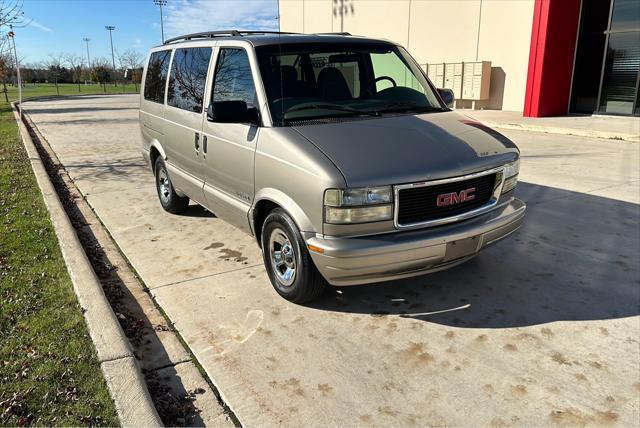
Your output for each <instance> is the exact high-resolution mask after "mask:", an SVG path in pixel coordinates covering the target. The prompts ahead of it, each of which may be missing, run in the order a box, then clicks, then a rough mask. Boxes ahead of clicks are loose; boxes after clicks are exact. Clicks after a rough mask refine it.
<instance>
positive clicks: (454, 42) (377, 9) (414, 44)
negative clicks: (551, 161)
mask: <svg viewBox="0 0 640 428" xmlns="http://www.w3.org/2000/svg"><path fill="white" fill-rule="evenodd" d="M279 1H280V15H281V21H280V24H281V31H293V32H304V33H316V32H339V31H347V32H349V33H351V34H354V35H362V36H369V37H377V38H384V39H389V40H393V41H395V42H398V43H400V44H402V45H403V46H405V47H407V48H408V50H409V52H410V53H411V54H412V55H413V56H414V58H415V59H416V60H417V61H418V62H419V63H420V64H426V63H437V62H461V61H476V60H478V61H491V65H492V73H491V74H492V76H491V91H490V96H491V98H490V99H489V100H488V101H484V102H481V103H478V104H477V105H478V106H479V107H485V108H493V109H503V110H514V111H522V110H523V108H524V96H525V88H526V80H527V67H528V61H529V44H530V40H531V25H532V22H533V6H534V0H344V1H343V2H341V1H340V0H338V1H335V0H279ZM340 4H343V5H344V10H345V12H344V14H343V15H341V14H340V13H339V11H338V10H337V7H338V6H339V5H340Z"/></svg>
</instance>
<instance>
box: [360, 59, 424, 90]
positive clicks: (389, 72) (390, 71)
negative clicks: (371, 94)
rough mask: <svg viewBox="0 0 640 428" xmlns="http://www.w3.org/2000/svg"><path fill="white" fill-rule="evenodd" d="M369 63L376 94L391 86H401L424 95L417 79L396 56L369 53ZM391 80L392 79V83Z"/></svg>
mask: <svg viewBox="0 0 640 428" xmlns="http://www.w3.org/2000/svg"><path fill="white" fill-rule="evenodd" d="M371 63H372V64H373V74H374V79H376V80H377V82H376V92H380V91H382V90H384V89H388V88H391V87H393V86H401V87H405V88H411V89H415V90H416V91H418V92H422V93H423V94H424V93H425V90H424V88H423V87H422V85H421V84H420V82H419V81H418V79H416V78H415V76H414V75H413V74H412V73H411V70H409V69H408V68H407V66H406V65H405V64H404V63H403V62H402V60H401V59H400V58H399V57H398V56H397V55H394V54H391V53H371ZM382 77H384V78H382ZM388 78H390V79H388ZM378 79H379V80H378ZM391 79H393V81H392V80H391ZM394 83H395V85H394Z"/></svg>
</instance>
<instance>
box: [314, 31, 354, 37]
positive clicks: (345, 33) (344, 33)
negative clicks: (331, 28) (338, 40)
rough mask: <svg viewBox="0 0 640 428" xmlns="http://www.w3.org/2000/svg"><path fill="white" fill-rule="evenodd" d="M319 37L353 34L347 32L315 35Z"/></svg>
mask: <svg viewBox="0 0 640 428" xmlns="http://www.w3.org/2000/svg"><path fill="white" fill-rule="evenodd" d="M313 34H315V35H317V36H351V33H348V32H346V31H337V32H334V33H331V32H330V33H313Z"/></svg>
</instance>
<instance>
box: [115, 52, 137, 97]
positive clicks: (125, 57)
mask: <svg viewBox="0 0 640 428" xmlns="http://www.w3.org/2000/svg"><path fill="white" fill-rule="evenodd" d="M117 58H118V63H119V64H120V68H121V69H122V74H123V75H125V74H126V73H127V71H128V70H131V80H132V81H133V84H134V85H135V88H136V91H138V83H139V82H140V78H141V77H142V76H141V75H140V74H141V73H140V70H139V69H140V68H141V67H142V59H143V56H142V54H141V53H140V52H138V51H137V50H135V49H127V50H126V51H124V52H122V54H121V53H119V52H118V53H117Z"/></svg>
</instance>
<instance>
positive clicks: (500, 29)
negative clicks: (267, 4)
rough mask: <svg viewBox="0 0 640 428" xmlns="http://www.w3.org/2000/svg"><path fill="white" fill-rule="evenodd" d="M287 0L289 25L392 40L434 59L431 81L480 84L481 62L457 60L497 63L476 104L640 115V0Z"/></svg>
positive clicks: (532, 111) (285, 26) (424, 59)
mask: <svg viewBox="0 0 640 428" xmlns="http://www.w3.org/2000/svg"><path fill="white" fill-rule="evenodd" d="M279 1H280V26H281V31H291V32H301V33H322V32H349V33H351V34H353V35H362V36H370V37H378V38H385V39H390V40H393V41H395V42H398V43H400V44H402V45H403V46H405V47H406V48H407V49H408V50H409V52H410V53H411V54H412V55H413V56H414V58H415V59H416V60H417V61H418V62H419V63H420V64H421V65H423V66H424V67H425V69H427V68H428V67H427V65H428V64H431V65H432V67H431V70H429V72H428V74H429V76H430V78H432V80H434V78H435V77H436V76H437V74H436V73H438V72H440V73H444V74H447V73H448V77H449V78H448V79H447V80H446V81H447V83H449V84H454V83H453V82H455V84H457V85H463V86H464V85H465V84H467V85H471V82H472V81H473V79H472V78H471V76H469V73H471V72H472V71H469V70H474V68H473V67H467V68H466V69H464V68H463V67H460V66H457V68H456V66H455V65H454V64H452V63H461V62H478V61H490V62H491V68H490V79H487V81H488V82H489V88H490V90H489V92H488V98H486V99H482V100H480V101H475V105H474V107H475V108H489V109H503V110H514V111H522V112H523V114H524V115H525V116H534V117H535V116H557V115H562V114H566V113H586V114H592V113H598V114H618V115H636V116H638V115H640V100H639V98H638V86H639V82H640V0H428V1H425V0H279ZM438 64H442V69H443V70H444V71H441V70H437V71H436V67H437V65H438ZM447 64H450V65H449V66H448V68H447ZM481 68H482V67H481V66H478V67H477V68H476V69H475V70H476V72H477V73H482V72H481V71H478V70H480V69H481ZM465 71H467V80H466V81H465V80H464V73H465ZM443 76H444V75H443ZM478 79H479V78H478ZM442 80H443V82H442V83H443V84H444V80H445V79H444V78H443V79H442ZM452 89H453V88H452ZM458 89H459V88H458ZM454 90H455V89H454ZM469 93H470V92H468V91H467V94H469ZM458 95H462V90H460V92H459V94H458ZM467 96H468V97H469V98H471V96H469V95H467ZM476 96H477V95H476ZM458 98H461V97H460V96H458ZM458 106H469V107H470V106H471V102H468V103H466V102H465V101H459V104H458Z"/></svg>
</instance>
